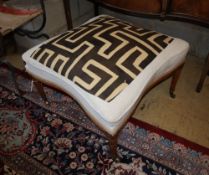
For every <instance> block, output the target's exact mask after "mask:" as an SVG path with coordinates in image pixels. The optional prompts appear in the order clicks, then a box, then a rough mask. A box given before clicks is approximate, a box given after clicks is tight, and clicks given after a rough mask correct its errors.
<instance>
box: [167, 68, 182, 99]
mask: <svg viewBox="0 0 209 175" xmlns="http://www.w3.org/2000/svg"><path fill="white" fill-rule="evenodd" d="M182 68H183V65H182V66H180V67H179V68H177V69H176V70H175V71H174V73H173V76H172V80H171V85H170V90H169V93H170V97H171V98H175V97H176V95H175V94H174V91H175V89H176V84H177V82H178V79H179V76H180V74H181V70H182Z"/></svg>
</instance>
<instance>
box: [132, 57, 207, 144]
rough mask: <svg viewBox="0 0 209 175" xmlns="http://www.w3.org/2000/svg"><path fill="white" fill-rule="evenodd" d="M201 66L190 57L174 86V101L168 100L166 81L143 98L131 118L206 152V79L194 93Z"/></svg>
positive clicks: (195, 59)
mask: <svg viewBox="0 0 209 175" xmlns="http://www.w3.org/2000/svg"><path fill="white" fill-rule="evenodd" d="M202 66H203V65H202V64H201V63H200V62H199V61H197V58H192V57H189V59H187V61H186V64H185V66H184V68H183V72H182V74H181V77H180V80H179V82H178V84H177V88H176V98H175V99H172V98H170V97H169V94H168V88H169V85H170V84H169V83H170V80H167V81H166V82H163V83H162V84H160V85H159V86H158V87H156V88H154V89H153V90H152V91H150V93H149V94H147V96H145V97H144V99H143V100H142V101H141V103H140V104H139V106H138V107H137V110H136V112H135V114H134V118H136V119H140V120H142V121H144V122H147V123H149V124H152V125H154V126H157V127H159V128H161V129H165V130H166V131H169V132H172V133H174V134H176V135H178V136H181V137H183V138H186V139H188V140H190V141H193V142H195V143H198V144H200V145H202V146H205V147H207V148H209V77H207V78H206V81H205V83H204V86H203V89H202V91H201V93H196V91H195V88H196V85H197V83H198V80H199V78H200V73H201V68H202Z"/></svg>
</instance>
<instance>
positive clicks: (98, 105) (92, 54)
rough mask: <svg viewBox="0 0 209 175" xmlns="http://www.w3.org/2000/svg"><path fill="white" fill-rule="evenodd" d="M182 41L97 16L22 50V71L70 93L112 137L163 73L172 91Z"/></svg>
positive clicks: (182, 52) (182, 57) (113, 138)
mask: <svg viewBox="0 0 209 175" xmlns="http://www.w3.org/2000/svg"><path fill="white" fill-rule="evenodd" d="M188 49H189V45H188V43H187V42H185V41H183V40H181V39H177V38H172V37H169V36H167V35H164V34H161V33H157V32H155V31H150V30H146V29H143V28H137V27H134V26H133V25H131V24H129V23H127V22H123V21H121V20H119V19H116V18H114V17H111V16H106V15H101V16H98V17H95V18H93V19H91V20H89V21H88V22H87V23H85V24H83V25H81V26H80V27H78V28H75V29H73V30H71V31H67V32H65V33H63V34H61V35H59V36H56V37H54V38H52V39H50V40H48V41H46V42H44V43H42V44H40V45H38V46H36V47H34V48H32V49H30V50H29V51H27V52H26V53H24V55H23V60H24V61H25V63H26V65H25V68H26V71H27V72H28V73H29V74H31V75H32V76H33V77H35V78H36V79H38V80H39V81H41V82H44V83H46V84H49V85H52V86H55V87H56V88H58V89H61V90H62V91H64V92H66V93H67V94H69V95H70V96H72V97H73V98H74V99H75V100H76V101H77V102H78V103H79V104H80V105H81V106H82V107H83V109H84V110H85V112H86V113H87V115H88V116H89V118H90V119H91V120H92V121H93V122H94V123H95V124H96V125H97V126H98V127H99V128H100V129H102V130H103V131H104V132H105V133H106V134H107V135H108V139H109V141H110V146H111V149H112V151H113V153H116V144H117V135H118V133H119V131H120V129H121V128H122V127H123V126H124V125H125V124H126V122H127V120H128V118H129V117H130V115H131V113H132V112H133V111H134V109H135V107H136V105H137V104H138V102H139V101H140V100H141V98H142V96H143V95H144V94H145V93H146V92H147V91H148V89H150V88H152V87H153V86H154V85H156V84H157V83H159V82H160V81H162V80H163V79H165V78H168V77H169V76H173V79H172V85H171V88H170V94H171V95H172V96H174V94H173V91H174V89H175V85H176V82H177V79H178V76H179V74H180V70H181V68H182V66H183V64H184V61H185V56H186V54H187V52H188Z"/></svg>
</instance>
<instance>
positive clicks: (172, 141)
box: [0, 66, 209, 175]
mask: <svg viewBox="0 0 209 175" xmlns="http://www.w3.org/2000/svg"><path fill="white" fill-rule="evenodd" d="M16 79H17V82H18V84H19V85H20V88H21V89H22V90H24V91H25V92H26V93H25V94H24V96H23V97H21V96H19V95H18V94H17V90H16V89H15V86H14V82H13V81H12V78H11V72H10V71H9V70H8V68H7V67H6V66H3V67H0V164H1V163H4V167H3V168H4V172H5V174H12V175H22V174H23V175H28V174H30V175H39V174H40V175H48V174H52V175H55V174H58V175H97V174H98V175H100V174H102V175H180V174H185V175H209V152H208V149H207V148H204V147H201V146H198V145H196V144H192V143H190V142H188V141H186V140H184V139H181V138H179V137H176V136H174V135H172V134H169V133H167V132H165V131H162V130H160V129H158V128H154V127H152V126H150V125H148V124H146V123H143V122H136V121H134V120H130V121H129V122H128V123H127V125H126V126H125V127H124V129H123V130H122V131H121V134H120V136H119V139H118V148H117V151H118V159H116V160H115V161H113V160H112V158H111V154H110V150H109V146H108V141H107V140H106V138H105V137H104V135H103V133H102V132H101V131H100V130H99V129H98V128H97V127H96V126H95V125H94V124H93V123H92V122H91V121H90V120H89V119H88V117H87V116H86V115H85V113H84V112H83V110H82V109H81V108H80V106H79V105H78V104H77V103H76V102H75V101H74V100H73V99H72V98H70V97H69V96H67V95H65V94H63V93H60V92H59V91H56V90H54V89H51V88H49V87H44V88H45V92H46V94H47V97H48V100H49V104H45V102H44V101H43V100H42V99H41V97H40V96H39V95H38V93H37V92H36V89H35V88H33V87H32V82H31V79H30V78H29V77H27V76H24V73H19V72H17V74H16ZM31 89H33V91H31ZM167 136H168V137H167Z"/></svg>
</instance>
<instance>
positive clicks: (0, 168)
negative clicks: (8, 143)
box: [0, 160, 4, 175]
mask: <svg viewBox="0 0 209 175" xmlns="http://www.w3.org/2000/svg"><path fill="white" fill-rule="evenodd" d="M0 175H4V162H3V161H1V160H0Z"/></svg>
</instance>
